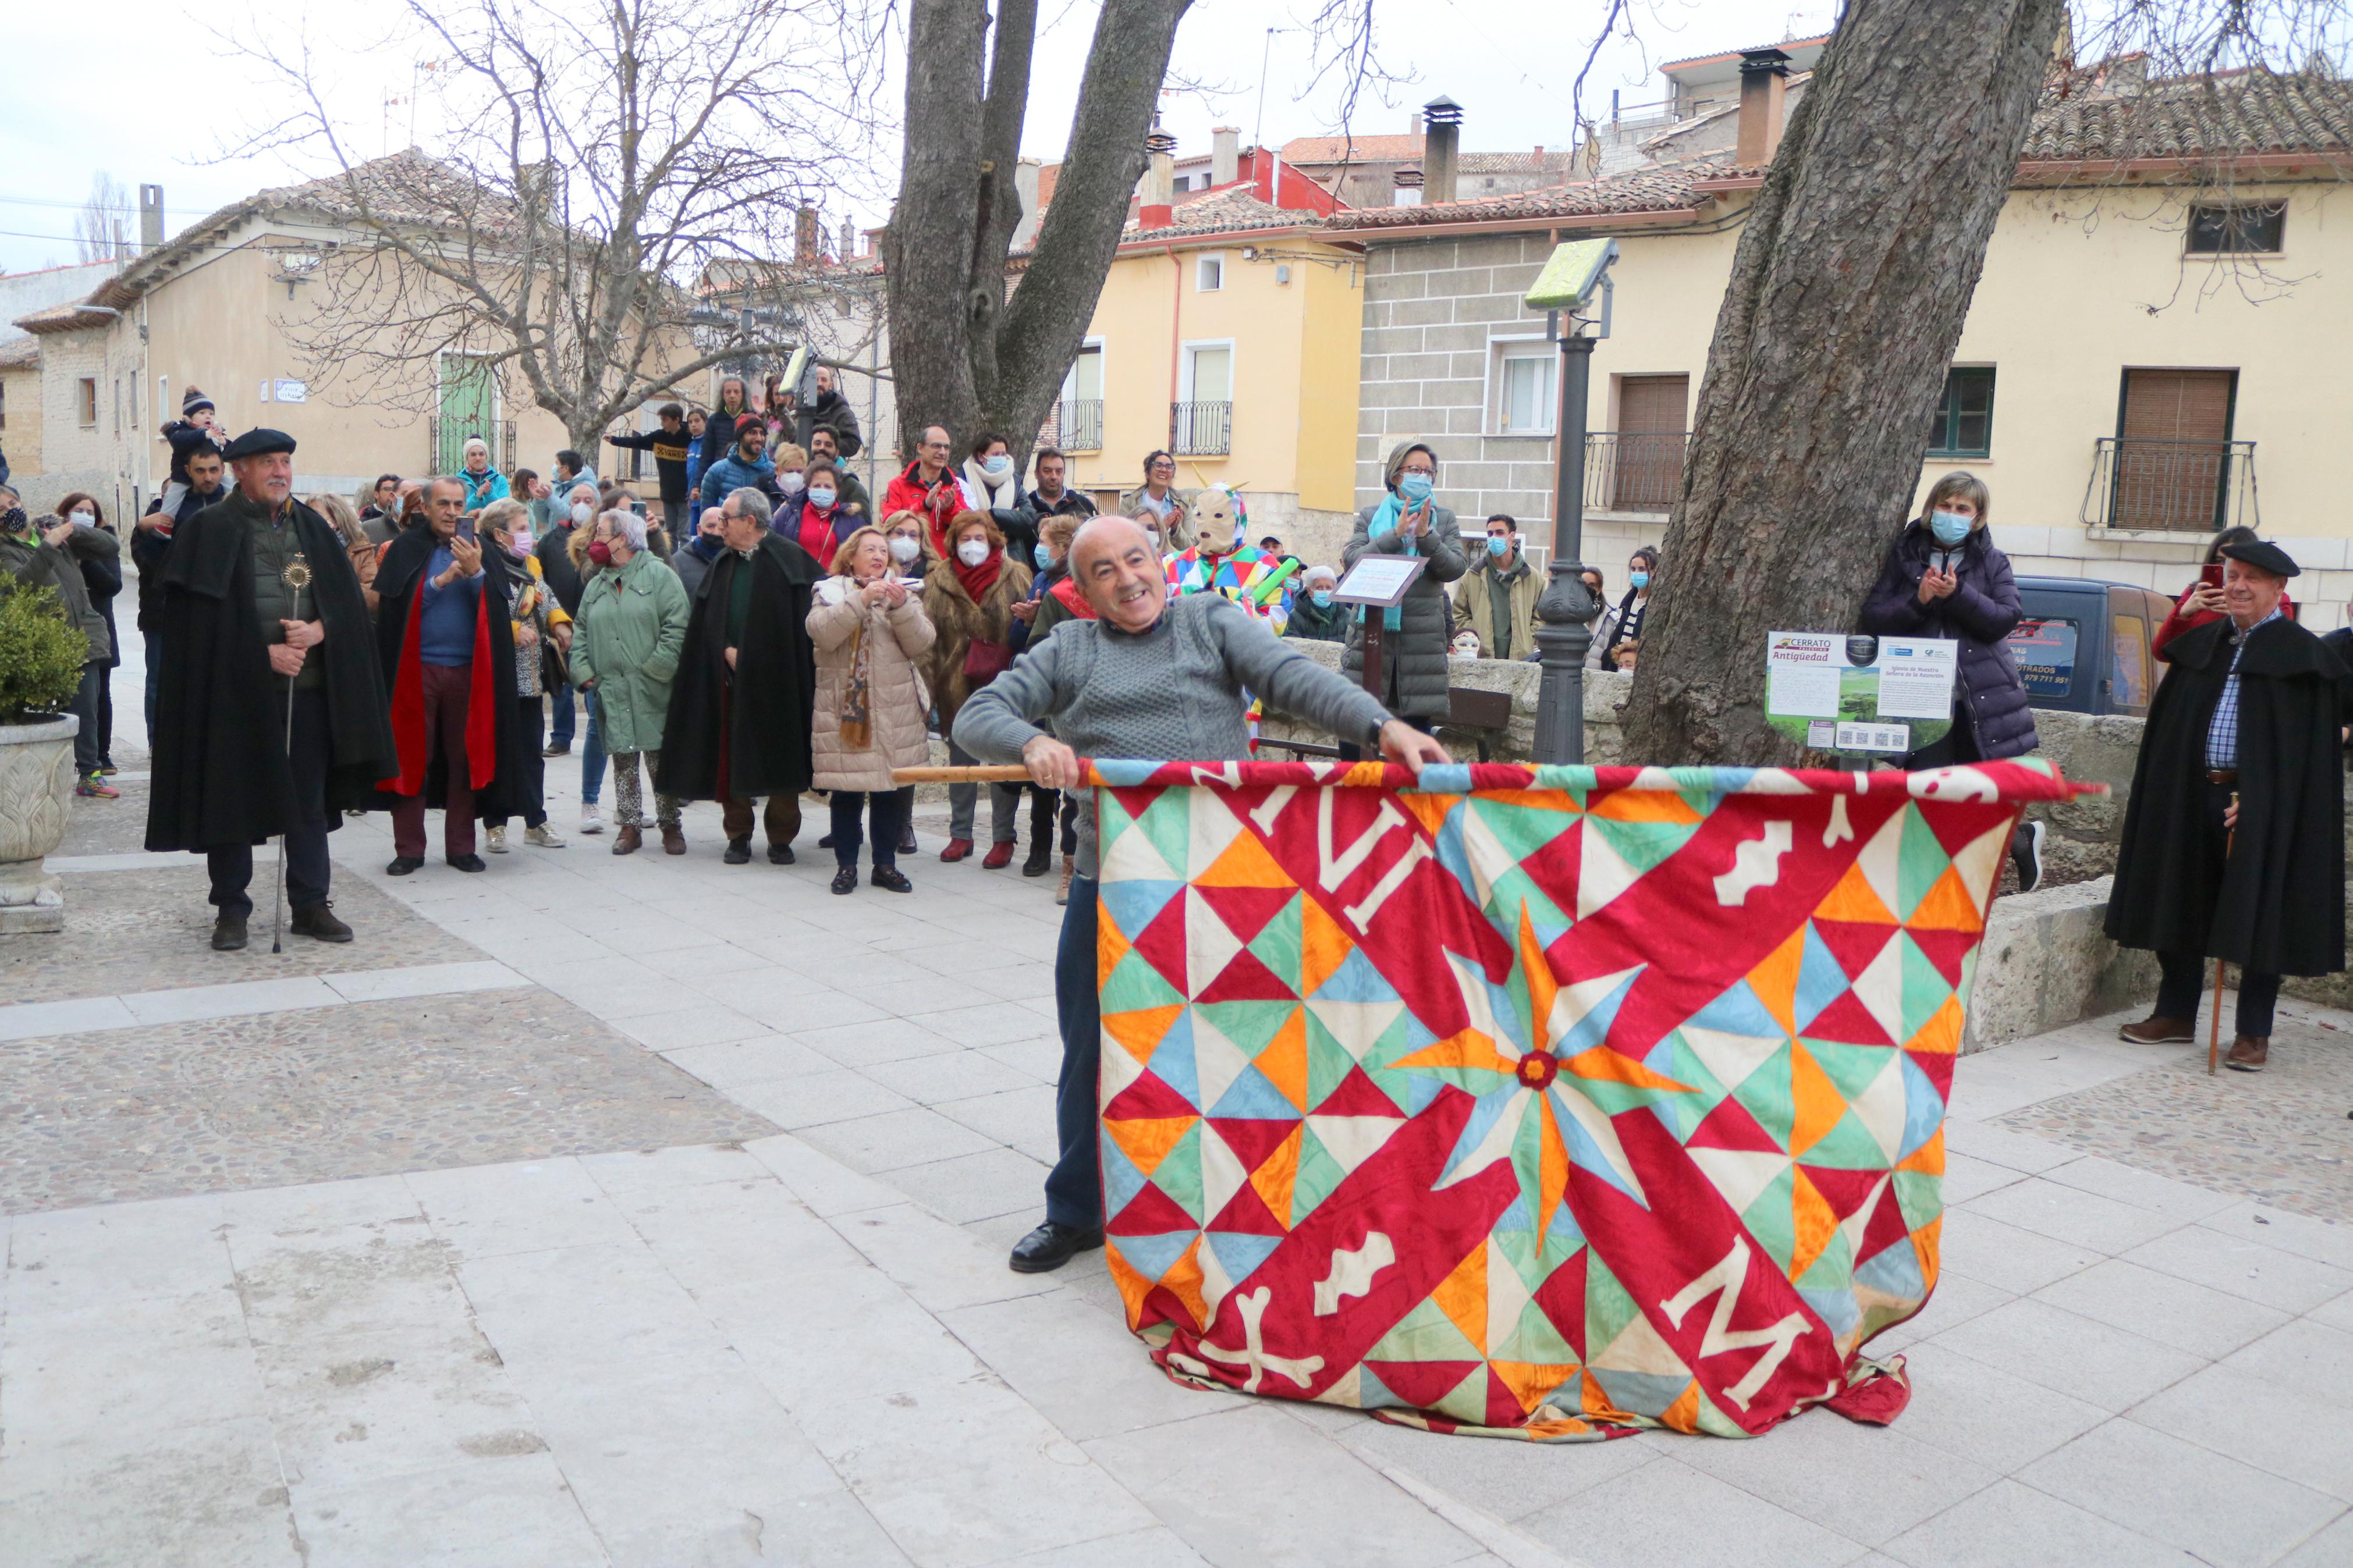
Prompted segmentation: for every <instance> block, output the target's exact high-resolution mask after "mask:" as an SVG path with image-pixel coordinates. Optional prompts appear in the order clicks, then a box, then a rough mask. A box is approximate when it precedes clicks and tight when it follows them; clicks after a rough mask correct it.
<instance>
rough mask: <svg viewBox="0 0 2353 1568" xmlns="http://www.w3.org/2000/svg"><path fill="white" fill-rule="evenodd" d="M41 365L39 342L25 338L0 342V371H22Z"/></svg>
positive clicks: (36, 339) (28, 337) (31, 338)
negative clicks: (29, 366) (33, 365)
mask: <svg viewBox="0 0 2353 1568" xmlns="http://www.w3.org/2000/svg"><path fill="white" fill-rule="evenodd" d="M38 363H41V340H40V339H38V338H36V337H31V336H26V337H18V338H10V339H8V340H7V341H6V342H0V370H22V369H24V368H25V367H26V365H28V364H38Z"/></svg>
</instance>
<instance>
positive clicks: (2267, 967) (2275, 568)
mask: <svg viewBox="0 0 2353 1568" xmlns="http://www.w3.org/2000/svg"><path fill="white" fill-rule="evenodd" d="M2222 554H2223V555H2224V557H2225V558H2226V559H2225V561H2224V563H2223V578H2222V602H2223V607H2224V608H2225V609H2226V610H2227V611H2228V614H2227V615H2226V616H2224V617H2223V618H2222V619H2220V620H2216V621H2211V622H2209V623H2207V624H2206V625H2205V626H2200V627H2198V628H2197V629H2196V630H2195V631H2189V632H2185V633H2183V634H2182V635H2181V636H2179V637H2176V638H2174V639H2173V641H2171V642H2169V643H2168V644H2167V645H2166V647H2165V653H2164V655H2163V656H2162V657H2163V658H2165V659H2166V661H2167V662H2168V664H2170V665H2171V666H2172V667H2173V668H2172V669H2171V671H2170V672H2169V673H2168V675H2167V676H2166V678H2165V680H2164V682H2163V683H2162V684H2161V685H2159V686H2158V689H2157V700H2156V701H2155V702H2154V703H2152V704H2151V705H2150V708H2149V714H2148V725H2147V730H2146V731H2145V732H2144V734H2143V736H2142V740H2141V749H2140V761H2139V763H2138V765H2137V766H2136V767H2135V768H2134V770H2133V787H2132V800H2131V803H2130V804H2129V805H2127V806H2126V810H2125V834H2124V848H2123V853H2122V854H2121V856H2120V857H2119V858H2118V859H2117V861H2116V884H2115V887H2114V889H2113V890H2112V891H2111V892H2110V894H2109V896H2108V916H2107V931H2108V935H2110V936H2111V937H2114V938H2115V939H2116V941H2117V942H2121V943H2122V944H2123V945H2125V946H2126V947H2138V948H2148V949H2152V950H2154V951H2155V952H2156V953H2157V955H2158V963H2159V965H2160V966H2161V967H2162V970H2163V973H2164V979H2163V981H2162V983H2161V984H2159V986H2158V994H2157V1010H2156V1012H2155V1013H2154V1014H2153V1015H2152V1016H2149V1017H2148V1018H2147V1019H2146V1020H2145V1021H2143V1022H2141V1023H2138V1024H2127V1025H2126V1026H2125V1027H2124V1031H2123V1034H2124V1037H2125V1038H2126V1039H2127V1040H2129V1041H2132V1042H2134V1043H2135V1044H2138V1045H2160V1044H2168V1043H2171V1042H2174V1041H2188V1040H2191V1039H2194V1038H2195V1037H2196V1026H2197V1018H2198V994H2199V990H2200V985H2201V984H2202V983H2203V981H2204V979H2205V974H2206V969H2207V966H2208V964H2209V963H2211V962H2212V961H2213V960H2215V959H2217V958H2222V959H2228V960H2230V961H2231V962H2232V963H2236V964H2238V965H2239V966H2240V967H2241V971H2242V973H2241V975H2240V980H2239V1010H2238V1024H2237V1038H2236V1039H2234V1040H2233V1041H2232V1045H2231V1055H2230V1058H2229V1065H2230V1066H2232V1067H2233V1068H2237V1069H2238V1070H2239V1071H2241V1072H2261V1071H2262V1070H2263V1062H2264V1058H2265V1057H2266V1056H2267V1055H2268V1053H2269V1050H2270V1045H2271V1032H2272V1007H2273V1004H2274V1001H2275V1000H2276V999H2277V998H2278V995H2279V983H2280V976H2281V975H2283V974H2328V973H2334V972H2336V971H2337V970H2339V969H2342V968H2344V967H2345V807H2344V793H2343V792H2344V785H2345V780H2344V774H2343V773H2342V772H2341V771H2340V767H2339V763H2338V752H2337V717H2338V714H2337V703H2338V689H2337V682H2338V681H2339V680H2340V679H2343V678H2344V677H2345V674H2346V670H2345V667H2344V665H2343V664H2341V663H2340V662H2338V660H2337V656H2336V655H2334V654H2333V653H2331V652H2329V651H2328V649H2327V648H2326V647H2323V646H2322V645H2321V641H2320V639H2319V638H2318V637H2315V636H2314V635H2313V634H2312V633H2311V632H2308V631H2306V629H2305V628H2304V627H2302V626H2298V625H2297V624H2296V623H2295V622H2294V621H2292V620H2290V619H2288V617H2287V616H2286V615H2285V613H2284V612H2283V611H2282V610H2281V608H2280V597H2281V595H2282V593H2283V591H2284V589H2285V588H2286V586H2287V580H2288V579H2289V578H2290V577H2294V576H2295V575H2297V574H2298V570H2299V569H2298V568H2297V566H2296V563H2295V562H2294V561H2292V560H2290V559H2289V558H2288V555H2287V552H2285V551H2284V550H2282V549H2280V547H2279V546H2277V545H2276V544H2267V543H2253V544H2226V545H2224V546H2223V547H2222Z"/></svg>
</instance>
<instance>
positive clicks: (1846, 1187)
mask: <svg viewBox="0 0 2353 1568" xmlns="http://www.w3.org/2000/svg"><path fill="white" fill-rule="evenodd" d="M1799 1169H1800V1170H1802V1171H1804V1172H1805V1173H1806V1180H1808V1181H1810V1182H1811V1183H1813V1184H1814V1190H1815V1191H1816V1192H1818V1193H1820V1194H1822V1197H1823V1199H1824V1201H1826V1202H1827V1203H1829V1205H1831V1213H1832V1214H1834V1215H1838V1216H1839V1218H1841V1219H1845V1218H1847V1217H1848V1216H1850V1215H1852V1214H1853V1213H1854V1211H1855V1210H1857V1209H1859V1208H1861V1207H1862V1205H1864V1204H1866V1203H1868V1202H1870V1201H1871V1190H1872V1188H1873V1187H1875V1186H1877V1185H1878V1184H1879V1182H1880V1178H1881V1177H1883V1175H1885V1174H1886V1173H1885V1172H1883V1171H1831V1170H1825V1169H1823V1168H1822V1167H1820V1166H1818V1165H1809V1164H1806V1163H1804V1162H1803V1161H1800V1162H1799Z"/></svg>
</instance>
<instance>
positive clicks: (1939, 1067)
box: [1904, 1051, 1961, 1105]
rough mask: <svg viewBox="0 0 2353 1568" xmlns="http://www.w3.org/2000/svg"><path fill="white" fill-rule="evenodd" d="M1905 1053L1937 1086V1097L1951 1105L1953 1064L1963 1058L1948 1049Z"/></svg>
mask: <svg viewBox="0 0 2353 1568" xmlns="http://www.w3.org/2000/svg"><path fill="white" fill-rule="evenodd" d="M1904 1054H1905V1056H1907V1057H1910V1058H1912V1065H1913V1066H1914V1067H1916V1068H1919V1069H1920V1071H1921V1073H1922V1075H1923V1076H1925V1077H1926V1079H1927V1080H1928V1081H1929V1082H1930V1083H1932V1084H1934V1085H1936V1097H1937V1098H1938V1099H1939V1100H1943V1101H1945V1103H1946V1104H1947V1105H1950V1104H1951V1103H1952V1100H1953V1064H1954V1063H1955V1062H1957V1061H1959V1060H1960V1059H1961V1058H1959V1057H1958V1056H1957V1055H1955V1054H1953V1053H1951V1052H1948V1051H1906V1052H1905V1053H1904Z"/></svg>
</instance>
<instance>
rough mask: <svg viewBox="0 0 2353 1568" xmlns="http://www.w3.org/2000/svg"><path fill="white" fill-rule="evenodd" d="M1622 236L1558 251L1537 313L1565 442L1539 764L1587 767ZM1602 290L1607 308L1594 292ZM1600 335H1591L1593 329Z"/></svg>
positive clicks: (1545, 612)
mask: <svg viewBox="0 0 2353 1568" xmlns="http://www.w3.org/2000/svg"><path fill="white" fill-rule="evenodd" d="M1617 259H1618V242H1617V241H1616V240H1614V239H1600V238H1596V239H1572V240H1567V241H1564V242H1563V243H1562V244H1560V245H1558V246H1556V247H1554V249H1553V253H1552V257H1551V258H1550V259H1549V260H1547V261H1546V263H1545V267H1544V270H1543V271H1542V272H1541V273H1539V274H1538V275H1537V277H1536V281H1535V287H1534V288H1532V289H1529V290H1528V293H1527V304H1528V307H1529V308H1530V309H1531V310H1542V311H1544V312H1545V313H1546V314H1545V322H1546V327H1545V331H1546V336H1547V337H1549V338H1551V339H1552V340H1553V341H1554V342H1557V343H1559V344H1560V413H1559V417H1558V418H1557V419H1556V421H1555V422H1554V433H1555V434H1554V438H1555V439H1556V441H1557V442H1558V444H1559V460H1558V468H1557V478H1556V481H1555V489H1554V498H1553V511H1552V515H1553V525H1552V563H1551V569H1550V581H1549V582H1548V583H1547V584H1546V587H1545V591H1544V594H1543V595H1542V596H1541V597H1540V598H1538V599H1537V600H1536V619H1537V620H1538V621H1540V622H1541V623H1543V624H1542V625H1540V626H1537V627H1536V633H1535V637H1536V651H1537V654H1538V656H1539V658H1541V660H1542V662H1543V666H1544V677H1543V684H1542V685H1541V687H1540V688H1539V689H1538V691H1537V697H1536V742H1535V752H1536V761H1537V762H1539V763H1582V762H1583V761H1585V655H1586V650H1587V649H1588V648H1590V647H1592V646H1593V622H1594V620H1595V618H1596V617H1597V616H1599V615H1600V614H1601V601H1600V599H1599V597H1598V596H1596V595H1595V594H1594V592H1593V590H1592V589H1590V588H1588V587H1587V586H1586V584H1585V563H1584V560H1583V556H1584V552H1585V420H1586V394H1587V390H1588V386H1589V384H1590V383H1591V381H1592V375H1593V345H1594V343H1595V342H1598V341H1599V340H1600V339H1602V338H1606V337H1608V336H1609V304H1610V297H1611V294H1612V293H1613V291H1614V290H1613V286H1612V284H1611V282H1610V280H1609V268H1610V264H1611V263H1613V262H1615V261H1616V260H1617ZM1597 293H1598V294H1599V296H1600V302H1599V310H1598V311H1597V310H1595V309H1594V296H1595V295H1596V294H1597ZM1588 328H1591V329H1593V330H1592V331H1589V332H1588V331H1587V329H1588Z"/></svg>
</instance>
